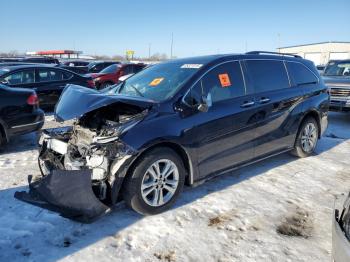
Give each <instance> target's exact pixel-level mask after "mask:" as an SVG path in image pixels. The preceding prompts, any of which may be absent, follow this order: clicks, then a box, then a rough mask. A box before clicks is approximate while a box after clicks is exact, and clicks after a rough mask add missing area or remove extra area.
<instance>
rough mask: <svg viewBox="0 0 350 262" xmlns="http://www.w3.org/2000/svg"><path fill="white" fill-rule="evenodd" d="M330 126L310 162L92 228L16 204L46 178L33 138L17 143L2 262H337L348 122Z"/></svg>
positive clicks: (3, 184) (216, 183) (279, 166)
mask: <svg viewBox="0 0 350 262" xmlns="http://www.w3.org/2000/svg"><path fill="white" fill-rule="evenodd" d="M47 120H48V121H47V123H46V126H54V125H55V122H54V121H53V117H52V116H48V117H47ZM329 120H330V126H329V128H328V130H327V132H326V136H325V137H324V138H323V139H321V140H320V141H319V144H318V146H317V150H316V152H317V153H316V154H315V155H314V156H312V157H309V158H305V159H297V158H295V157H292V156H290V155H289V154H283V155H280V156H277V157H275V158H272V159H268V160H265V161H263V162H260V163H258V164H255V165H252V166H250V167H246V168H243V169H241V170H238V171H236V172H232V173H230V174H227V175H223V176H221V177H217V178H215V179H213V180H211V181H209V182H207V183H205V184H203V185H201V186H198V187H196V188H186V189H185V192H183V194H182V195H181V196H180V199H179V201H178V202H177V205H176V206H175V207H174V208H173V209H172V210H170V211H168V212H165V213H163V214H160V215H156V216H150V217H142V216H140V215H138V214H136V213H134V212H133V211H131V210H128V209H127V208H125V207H124V206H123V204H121V205H119V206H117V207H115V210H114V212H112V213H111V214H109V215H107V216H105V217H103V218H101V219H100V220H98V221H97V222H95V223H93V224H89V225H86V224H80V223H77V222H73V221H70V220H67V219H65V218H62V217H60V216H59V215H57V214H56V213H53V212H50V211H47V210H43V209H40V208H37V207H34V206H31V205H29V204H25V203H22V202H20V201H18V200H16V199H14V198H13V194H14V192H15V191H18V190H26V189H27V187H26V186H27V181H26V179H27V175H29V174H36V173H38V172H39V170H38V167H37V163H36V161H37V151H36V143H35V141H36V134H33V133H32V134H28V135H25V136H22V137H19V138H15V139H13V141H11V143H10V144H8V145H7V146H6V147H5V148H3V149H2V152H1V153H0V176H1V178H0V210H1V211H0V261H6V260H8V261H10V260H11V261H15V260H18V261H22V260H23V261H24V260H25V261H28V260H29V261H56V260H66V261H72V260H79V261H97V260H98V261H110V260H111V259H113V260H114V261H330V259H331V216H332V211H333V203H334V199H335V196H337V195H339V194H341V193H345V192H347V191H348V190H349V177H350V169H349V156H350V140H349V139H350V132H349V129H350V115H346V114H340V113H331V114H330V118H329Z"/></svg>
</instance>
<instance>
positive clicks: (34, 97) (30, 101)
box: [27, 93, 39, 106]
mask: <svg viewBox="0 0 350 262" xmlns="http://www.w3.org/2000/svg"><path fill="white" fill-rule="evenodd" d="M27 104H28V105H31V106H35V105H39V99H38V96H37V95H36V93H33V94H31V95H30V96H29V97H28V98H27Z"/></svg>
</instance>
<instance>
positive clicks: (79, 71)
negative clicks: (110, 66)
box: [57, 64, 88, 75]
mask: <svg viewBox="0 0 350 262" xmlns="http://www.w3.org/2000/svg"><path fill="white" fill-rule="evenodd" d="M57 67H59V68H63V69H66V70H69V71H72V72H74V73H77V74H79V75H85V74H86V73H87V72H88V68H87V66H68V65H63V64H60V65H57Z"/></svg>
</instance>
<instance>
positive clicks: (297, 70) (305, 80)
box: [287, 62, 318, 85]
mask: <svg viewBox="0 0 350 262" xmlns="http://www.w3.org/2000/svg"><path fill="white" fill-rule="evenodd" d="M287 68H288V72H289V75H290V76H291V78H292V79H293V82H294V84H295V85H303V84H312V83H317V82H318V79H317V77H316V76H315V75H314V74H313V73H312V72H311V71H310V70H309V69H308V68H306V66H304V65H303V64H301V63H294V62H288V63H287Z"/></svg>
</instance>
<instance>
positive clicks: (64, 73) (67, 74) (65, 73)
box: [62, 72, 73, 80]
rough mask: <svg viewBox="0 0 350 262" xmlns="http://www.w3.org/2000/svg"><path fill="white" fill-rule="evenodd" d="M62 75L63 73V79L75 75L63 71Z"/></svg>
mask: <svg viewBox="0 0 350 262" xmlns="http://www.w3.org/2000/svg"><path fill="white" fill-rule="evenodd" d="M62 75H63V80H68V79H71V78H72V77H73V74H72V73H69V72H62Z"/></svg>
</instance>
